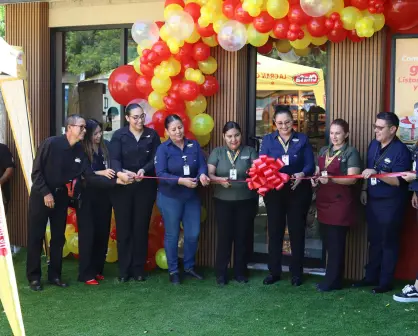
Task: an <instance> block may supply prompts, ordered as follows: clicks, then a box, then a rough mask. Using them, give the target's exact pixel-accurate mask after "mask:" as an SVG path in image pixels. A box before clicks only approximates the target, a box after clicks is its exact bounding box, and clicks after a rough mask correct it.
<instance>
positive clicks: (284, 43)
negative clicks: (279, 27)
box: [276, 40, 292, 54]
mask: <svg viewBox="0 0 418 336" xmlns="http://www.w3.org/2000/svg"><path fill="white" fill-rule="evenodd" d="M276 49H277V51H278V52H281V53H282V54H286V53H288V52H289V51H290V50H292V46H291V45H290V42H289V41H288V40H278V41H277V42H276Z"/></svg>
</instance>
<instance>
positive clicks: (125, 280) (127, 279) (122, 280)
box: [118, 277, 129, 283]
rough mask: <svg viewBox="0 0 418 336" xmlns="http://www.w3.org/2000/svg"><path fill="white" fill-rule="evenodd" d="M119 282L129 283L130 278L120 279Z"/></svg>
mask: <svg viewBox="0 0 418 336" xmlns="http://www.w3.org/2000/svg"><path fill="white" fill-rule="evenodd" d="M118 281H119V282H121V283H125V282H128V281H129V277H119V278H118Z"/></svg>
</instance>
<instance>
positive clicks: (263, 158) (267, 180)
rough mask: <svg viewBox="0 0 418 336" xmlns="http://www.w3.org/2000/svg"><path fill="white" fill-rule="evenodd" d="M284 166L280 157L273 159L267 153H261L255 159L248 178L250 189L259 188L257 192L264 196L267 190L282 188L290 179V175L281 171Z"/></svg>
mask: <svg viewBox="0 0 418 336" xmlns="http://www.w3.org/2000/svg"><path fill="white" fill-rule="evenodd" d="M282 167H284V163H283V161H282V160H280V159H276V160H275V159H273V158H271V157H268V156H267V155H260V157H259V158H258V159H257V160H254V162H253V165H252V167H251V168H250V170H249V172H248V175H249V176H250V177H249V178H247V179H246V182H247V184H248V188H249V189H250V190H257V193H258V194H260V195H261V196H264V195H265V194H266V192H267V191H270V190H273V189H276V190H280V189H281V188H283V187H284V184H285V183H287V182H288V181H289V179H290V177H289V175H287V174H284V173H280V172H279V170H280V169H281V168H282Z"/></svg>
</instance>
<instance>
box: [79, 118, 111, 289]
mask: <svg viewBox="0 0 418 336" xmlns="http://www.w3.org/2000/svg"><path fill="white" fill-rule="evenodd" d="M83 147H84V151H85V153H86V155H87V157H88V158H89V161H90V164H91V168H92V170H93V171H94V172H95V174H96V175H101V176H104V177H107V178H109V179H112V178H114V177H115V171H114V170H113V169H110V160H109V150H108V142H107V141H106V142H104V140H103V130H102V125H101V124H100V123H99V122H98V121H97V120H93V119H89V120H87V121H86V135H85V136H84V140H83ZM110 192H112V189H103V188H101V189H98V188H95V187H91V186H89V187H87V188H83V191H82V202H81V204H80V205H79V209H78V210H77V215H78V230H79V250H80V262H79V268H78V269H79V275H78V280H79V281H82V282H84V283H86V284H87V285H98V284H99V283H98V282H97V280H103V279H104V276H103V267H104V262H105V259H106V252H107V243H108V240H109V230H110V219H111V216H112V205H111V203H110V197H109V195H110V194H109V193H110Z"/></svg>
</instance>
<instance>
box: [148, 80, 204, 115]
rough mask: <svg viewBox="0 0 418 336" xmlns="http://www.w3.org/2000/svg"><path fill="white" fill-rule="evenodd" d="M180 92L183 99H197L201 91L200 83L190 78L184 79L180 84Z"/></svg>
mask: <svg viewBox="0 0 418 336" xmlns="http://www.w3.org/2000/svg"><path fill="white" fill-rule="evenodd" d="M179 93H180V96H181V98H182V99H183V100H187V101H192V100H195V99H196V98H197V96H198V95H199V93H200V89H199V85H197V83H195V82H192V81H189V80H186V81H183V83H181V85H180V91H179ZM154 115H155V114H154Z"/></svg>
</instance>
